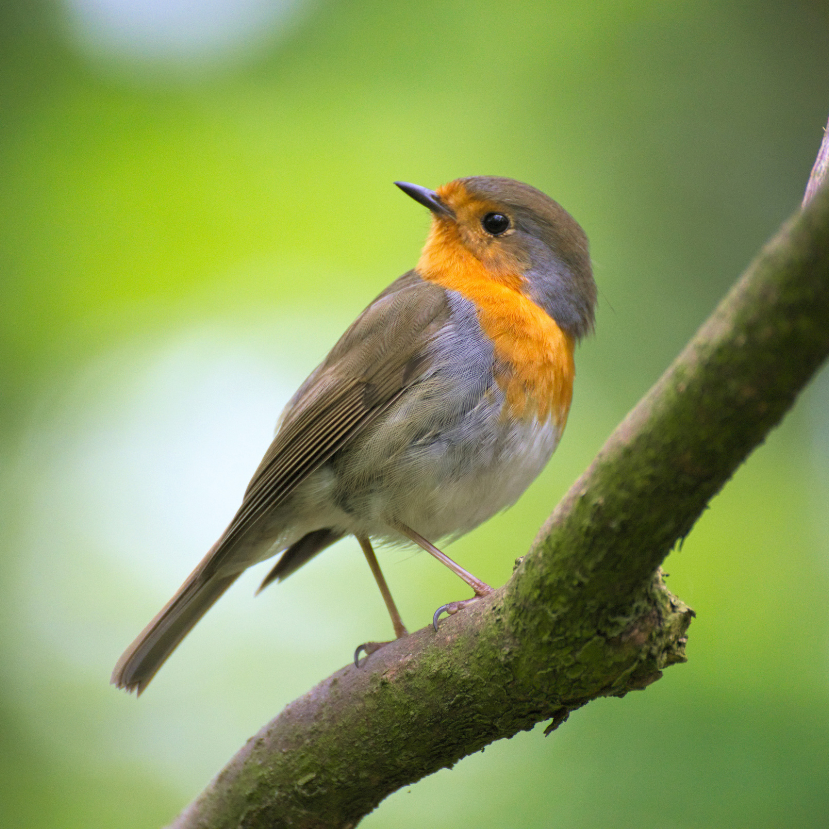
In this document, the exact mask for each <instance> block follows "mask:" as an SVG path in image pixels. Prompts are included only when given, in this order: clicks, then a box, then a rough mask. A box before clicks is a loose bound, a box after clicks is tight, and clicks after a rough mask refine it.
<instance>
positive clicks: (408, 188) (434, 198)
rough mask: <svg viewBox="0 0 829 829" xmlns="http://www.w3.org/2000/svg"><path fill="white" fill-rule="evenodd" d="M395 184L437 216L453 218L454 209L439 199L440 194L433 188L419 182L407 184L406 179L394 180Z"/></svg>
mask: <svg viewBox="0 0 829 829" xmlns="http://www.w3.org/2000/svg"><path fill="white" fill-rule="evenodd" d="M395 184H396V185H397V186H398V187H399V188H400V189H401V190H402V191H403V192H404V193H405V194H406V195H407V196H411V197H412V198H413V199H414V200H415V201H417V202H420V203H421V204H422V205H423V206H424V207H428V208H429V210H431V211H432V213H435V214H436V215H438V216H448V217H449V218H450V219H454V218H455V213H454V211H453V210H452V209H451V208H450V207H448V206H447V205H446V204H444V203H443V202H442V201H441V200H440V196H439V195H438V194H437V193H436V192H435V191H434V190H428V189H427V188H426V187H421V186H420V185H419V184H409V183H408V182H407V181H396V182H395Z"/></svg>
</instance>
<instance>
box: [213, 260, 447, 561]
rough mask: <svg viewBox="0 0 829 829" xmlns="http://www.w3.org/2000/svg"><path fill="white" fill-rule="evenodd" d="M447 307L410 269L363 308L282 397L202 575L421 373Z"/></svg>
mask: <svg viewBox="0 0 829 829" xmlns="http://www.w3.org/2000/svg"><path fill="white" fill-rule="evenodd" d="M447 314H448V304H447V302H446V293H445V291H444V289H443V288H441V287H439V286H437V285H433V284H431V283H428V282H424V281H423V280H422V279H421V278H420V277H419V276H418V275H417V274H416V273H415V272H413V271H410V272H409V273H407V274H405V275H404V276H402V277H400V279H398V280H397V281H396V282H394V283H393V284H392V285H391V286H390V287H389V288H388V289H386V291H384V292H383V293H382V294H380V296H379V297H377V299H376V300H374V302H372V303H371V305H369V306H368V308H366V309H365V311H363V313H362V314H361V315H360V316H359V317H358V318H357V320H356V321H355V322H354V323H353V325H352V326H351V327H350V328H349V329H348V330H347V331H346V332H345V334H343V336H342V337H341V338H340V340H339V342H338V343H337V344H336V345H335V346H334V348H333V349H332V350H331V353H330V354H329V355H328V357H327V358H326V359H325V361H324V362H323V363H322V364H321V365H320V366H319V367H318V368H317V369H316V370H315V371H314V372H313V373H312V374H311V376H310V377H309V378H308V380H307V381H306V382H305V383H304V384H303V385H302V386H301V387H300V390H299V391H298V392H297V394H296V395H295V396H294V398H293V399H292V400H291V402H290V403H289V404H288V407H287V408H286V411H285V412H284V413H283V416H282V422H281V426H280V429H279V431H278V432H277V434H276V436H275V437H274V440H273V442H272V443H271V445H270V447H269V448H268V451H267V452H266V453H265V457H264V458H263V459H262V462H261V463H260V465H259V468H258V469H257V470H256V472H255V473H254V475H253V478H252V479H251V482H250V484H249V485H248V488H247V490H246V492H245V497H244V500H243V501H242V505H241V506H240V508H239V510H238V512H237V513H236V515H235V517H234V518H233V521H232V522H231V523H230V525H229V526H228V528H227V530H226V531H225V533H224V535H223V536H222V538H221V539H220V542H219V544H218V545H217V547H216V549H215V551H214V552H213V555H212V556H211V558H210V561H209V562H205V575H209V574H210V573H212V572H216V571H217V570H219V569H225V568H227V566H228V565H230V564H232V563H233V551H234V549H236V548H237V546H238V542H239V541H240V540H241V539H242V538H243V537H244V536H245V535H247V533H248V532H250V531H251V530H252V529H253V528H255V527H257V526H258V525H259V523H260V522H261V521H262V520H263V519H265V518H266V517H267V516H268V515H269V514H270V513H271V511H272V510H273V509H274V508H275V507H277V506H278V505H279V504H280V503H282V502H283V501H284V500H285V499H286V498H287V497H288V496H289V495H290V494H291V492H292V491H293V490H294V489H295V488H296V487H297V486H298V485H299V484H300V483H302V481H304V480H305V479H306V478H307V477H308V476H309V475H310V474H311V473H312V472H313V471H314V470H316V469H318V468H319V467H320V466H322V465H323V464H324V463H325V462H326V461H328V460H329V459H330V458H331V457H332V455H334V454H335V453H336V452H337V451H338V450H340V449H341V448H342V447H343V446H344V445H345V444H347V443H348V442H349V441H350V440H352V439H354V438H355V437H357V436H358V435H359V434H360V433H361V432H362V431H363V430H364V429H365V428H366V427H367V426H368V425H369V424H371V423H372V422H373V421H374V420H375V419H376V418H378V417H379V416H381V415H382V414H383V412H385V411H386V410H387V409H388V407H389V406H391V405H392V404H393V403H394V402H395V401H396V400H397V399H398V397H399V396H400V395H401V394H403V393H404V392H405V390H406V389H407V388H408V387H409V386H410V385H411V384H413V383H415V382H417V381H418V379H419V378H421V377H422V376H423V374H424V372H425V371H426V370H427V368H428V365H427V362H428V361H427V360H425V359H424V358H425V355H426V352H427V350H428V344H429V342H430V341H431V340H432V339H433V338H434V337H435V336H436V335H437V333H438V331H439V330H440V327H441V325H442V324H443V322H444V321H445V319H446V316H447ZM239 563H242V562H239ZM245 563H247V562H245Z"/></svg>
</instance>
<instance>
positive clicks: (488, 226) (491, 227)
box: [481, 213, 509, 236]
mask: <svg viewBox="0 0 829 829" xmlns="http://www.w3.org/2000/svg"><path fill="white" fill-rule="evenodd" d="M481 224H482V225H483V227H484V230H485V231H486V232H487V233H490V234H492V235H493V236H500V235H501V234H502V233H503V232H504V231H505V230H507V228H509V219H508V218H507V217H506V216H505V215H504V214H503V213H487V214H486V216H484V217H483V219H481Z"/></svg>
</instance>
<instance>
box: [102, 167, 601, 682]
mask: <svg viewBox="0 0 829 829" xmlns="http://www.w3.org/2000/svg"><path fill="white" fill-rule="evenodd" d="M397 186H398V187H399V188H400V189H401V190H402V191H403V192H404V193H406V194H407V195H409V196H411V197H412V198H413V199H415V201H418V202H420V203H421V204H422V205H425V206H426V207H427V208H429V210H430V211H431V213H432V226H431V229H430V231H429V236H428V238H427V240H426V245H425V246H424V248H423V252H422V254H421V256H420V261H419V262H418V263H417V266H416V267H415V269H414V270H411V271H409V272H408V273H406V274H404V275H403V276H401V277H400V278H399V279H397V280H396V281H395V282H393V283H392V284H391V285H390V286H389V287H388V288H386V290H385V291H383V292H382V293H381V294H380V295H379V296H378V297H377V299H375V300H374V301H373V302H372V303H371V304H370V305H369V306H368V307H367V308H366V309H365V311H363V312H362V313H361V314H360V316H359V317H357V319H356V320H355V322H354V323H353V324H352V325H351V327H350V328H349V329H348V330H347V331H346V332H345V334H343V336H342V337H341V338H340V340H339V342H338V343H337V344H336V345H335V346H334V348H333V349H332V350H331V352H330V353H329V354H328V356H327V357H326V358H325V359H324V360H323V362H322V363H321V364H320V365H319V366H318V367H317V368H316V369H315V370H314V371H313V372H312V373H311V376H310V377H309V378H308V379H307V380H306V381H305V382H304V383H303V384H302V385H301V386H300V388H299V391H297V393H296V394H295V395H294V396H293V398H292V399H291V400H290V401H289V403H288V405H287V406H286V407H285V411H284V412H283V413H282V416H281V418H280V421H279V426H278V429H277V432H276V436H275V437H274V440H273V443H271V445H270V447H269V449H268V451H267V452H266V454H265V457H264V458H263V460H262V463H261V464H260V465H259V468H258V469H257V470H256V472H255V473H254V476H253V479H252V480H251V482H250V484H249V485H248V488H247V491H246V492H245V496H244V499H243V501H242V505H241V507H240V508H239V511H238V512H237V513H236V515H235V516H234V518H233V520H232V521H231V522H230V525H229V526H228V528H227V529H226V530H225V531H224V533H223V534H222V536H221V538H219V540H218V541H217V542H216V543H215V544H214V545H213V547H212V548H211V549H210V551H209V552H208V553H207V555H206V556H205V557H204V559H203V560H202V561H201V562H200V564H199V565H198V566H197V567H196V569H195V570H194V571H193V572H192V573H191V574H190V576H188V578H187V580H186V581H185V582H184V584H183V585H182V586H181V587H180V588H179V590H178V592H177V593H176V594H175V596H173V598H172V599H170V601H169V602H168V603H167V604H166V605H165V606H164V607H163V608H162V609H161V611H160V612H159V613H158V615H157V616H156V617H155V618H154V619H153V620H152V621H151V622H150V623H149V625H147V627H146V628H145V629H144V630H143V631H142V632H141V633H140V635H139V636H138V638H137V639H136V640H135V641H134V642H133V643H132V644H131V645H130V646H129V648H127V650H126V652H125V653H124V655H123V656H122V657H121V659H120V660H119V661H118V664H117V665H116V666H115V670H114V672H113V674H112V682H113V683H114V684H115V685H117V686H118V687H121V688H126V689H128V690H130V691H132V690H135V691H137V692H138V693H139V694H140V693H141V692H142V691H143V690H144V689H145V688H146V687H147V684H148V683H149V682H150V680H151V679H152V678H153V676H154V675H155V673H156V671H158V669H159V668H160V667H161V665H162V664H163V663H164V661H165V660H166V659H167V657H168V656H169V655H170V654H171V653H172V651H173V650H174V649H175V647H176V646H177V645H178V644H179V642H181V640H182V639H183V638H184V636H185V635H186V634H187V633H188V632H189V631H190V629H191V628H192V627H193V626H194V625H195V624H196V622H198V620H199V619H200V618H201V617H202V616H203V615H204V613H206V612H207V610H208V609H209V608H210V607H211V606H212V605H213V603H214V602H215V601H216V600H217V599H218V598H219V597H220V596H221V595H222V594H223V593H224V592H225V590H227V589H228V587H230V585H231V584H233V582H234V581H235V580H236V579H237V578H238V577H239V575H240V574H241V573H242V571H243V570H245V569H247V568H248V567H250V566H251V565H253V564H256V563H257V562H259V561H263V560H264V559H267V558H269V557H271V556H273V555H275V554H276V553H280V552H281V553H282V555H281V556H280V558H279V560H278V561H277V562H276V564H275V566H274V567H273V569H272V570H271V571H270V573H269V574H268V575H267V576H266V577H265V580H264V581H263V582H262V585H261V587H260V588H259V589H260V590H261V589H262V588H264V587H266V586H267V585H269V584H270V583H271V582H274V581H280V580H282V579H284V578H287V577H288V576H289V575H290V574H291V573H293V572H294V571H295V570H297V569H298V568H299V567H301V566H302V565H303V564H305V563H306V562H307V561H309V560H310V559H311V558H313V557H314V556H315V555H317V553H319V552H321V551H322V550H324V549H325V548H326V547H328V546H329V545H331V544H333V543H334V542H336V541H338V540H339V539H341V538H343V536H346V535H354V536H356V538H357V540H358V541H359V543H360V546H361V547H362V550H363V553H364V554H365V557H366V559H367V560H368V564H369V566H370V567H371V571H372V573H373V574H374V578H375V579H376V581H377V585H378V587H379V588H380V592H381V594H382V596H383V599H384V601H385V603H386V607H387V608H388V611H389V614H390V616H391V620H392V625H393V626H394V633H395V635H396V636H397V637H398V638H399V637H401V636H405V635H406V634H407V631H406V628H405V626H404V625H403V621H402V619H401V618H400V614H399V613H398V611H397V608H396V607H395V604H394V601H393V599H392V596H391V593H390V592H389V588H388V586H387V584H386V581H385V579H384V577H383V574H382V572H381V571H380V566H379V564H378V562H377V558H376V556H375V554H374V549H373V546H372V540H375V541H382V542H390V543H392V544H401V543H404V544H415V545H417V546H419V547H421V548H423V549H424V550H426V551H427V552H428V553H430V554H431V555H433V556H434V557H435V558H437V559H438V560H439V561H441V562H442V563H443V564H445V565H446V566H447V567H449V569H450V570H452V572H454V573H456V574H457V575H458V576H460V578H462V579H463V580H464V581H465V582H466V583H467V584H468V585H469V587H471V588H472V591H473V592H474V594H475V598H472V599H466V600H464V601H457V602H452V603H450V604H447V605H444V606H443V607H441V608H439V609H438V611H437V612H436V614H435V617H434V620H433V621H434V624H435V626H437V620H438V617H439V616H440V615H441V613H443V612H446V613H455V612H457V611H458V610H460V609H461V608H462V607H464V606H465V605H467V604H468V603H469V602H472V601H475V599H476V598H479V597H481V596H485V595H487V594H489V593H491V592H492V588H491V587H489V585H487V584H485V583H484V582H482V581H481V580H480V579H477V578H475V576H473V575H472V574H471V573H468V572H467V571H466V570H464V569H463V568H462V567H460V566H459V565H458V564H456V563H455V562H454V561H452V559H450V558H449V557H448V556H447V555H446V554H445V553H443V552H442V551H441V550H439V549H438V548H437V547H436V546H435V542H438V541H439V540H440V539H444V538H450V539H452V538H457V537H458V536H460V535H463V534H464V533H466V532H469V531H470V530H472V529H473V528H474V527H477V526H478V525H479V524H481V523H482V522H483V521H486V520H487V519H488V518H490V517H491V516H492V515H494V514H495V513H496V512H499V511H500V510H502V509H504V508H505V507H507V506H509V505H511V504H513V503H514V502H515V501H516V500H517V499H518V497H519V496H520V495H521V494H522V493H523V492H524V490H525V489H526V488H527V487H528V486H529V484H530V483H531V482H532V481H533V480H534V479H535V477H536V476H537V475H538V474H539V473H540V472H541V470H542V469H543V467H544V466H545V464H546V463H547V461H548V460H549V459H550V456H551V455H552V453H553V451H554V450H555V448H556V445H557V444H558V441H559V438H560V437H561V433H562V430H563V429H564V425H565V423H566V421H567V414H568V411H569V409H570V400H571V398H572V393H573V377H574V374H575V368H574V362H573V350H574V346H575V344H576V342H577V341H578V340H579V339H581V338H582V337H583V336H585V335H586V334H588V333H590V332H591V330H592V328H593V320H594V310H595V305H596V285H595V283H594V281H593V276H592V272H591V268H590V257H589V254H588V245H587V237H586V236H585V234H584V231H583V230H582V229H581V227H579V225H578V224H577V222H576V221H575V220H574V219H573V218H572V216H570V214H569V213H567V211H565V210H564V209H563V208H562V207H561V206H560V205H559V204H557V203H556V202H554V201H553V200H552V199H550V198H549V197H547V196H546V195H544V193H542V192H540V191H539V190H536V189H535V188H534V187H530V186H529V185H527V184H521V183H520V182H518V181H513V180H512V179H507V178H495V177H489V176H480V177H473V178H462V179H457V180H456V181H453V182H450V183H449V184H446V185H444V186H443V187H440V188H438V189H437V190H429V189H427V188H425V187H420V186H418V185H415V184H408V183H405V182H397ZM382 644H384V643H367V644H366V645H361V646H360V648H358V651H357V655H359V653H360V652H361V651H365V652H366V654H370V653H371V652H372V651H374V650H376V649H377V648H378V647H380V646H381V645H382Z"/></svg>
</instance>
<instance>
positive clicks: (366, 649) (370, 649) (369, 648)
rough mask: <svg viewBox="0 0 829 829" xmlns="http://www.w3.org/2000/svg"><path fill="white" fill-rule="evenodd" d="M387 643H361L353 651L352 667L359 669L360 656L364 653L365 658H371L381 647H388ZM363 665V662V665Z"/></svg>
mask: <svg viewBox="0 0 829 829" xmlns="http://www.w3.org/2000/svg"><path fill="white" fill-rule="evenodd" d="M388 644H389V643H388V642H363V644H362V645H358V646H357V650H355V651H354V667H355V668H359V667H360V654H361V653H364V654H365V655H366V658H368V657H369V656H371V655H372V654H373V653H375V652H376V651H379V650H380V648H382V647H383V645H388ZM363 664H365V662H364V663H363Z"/></svg>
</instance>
